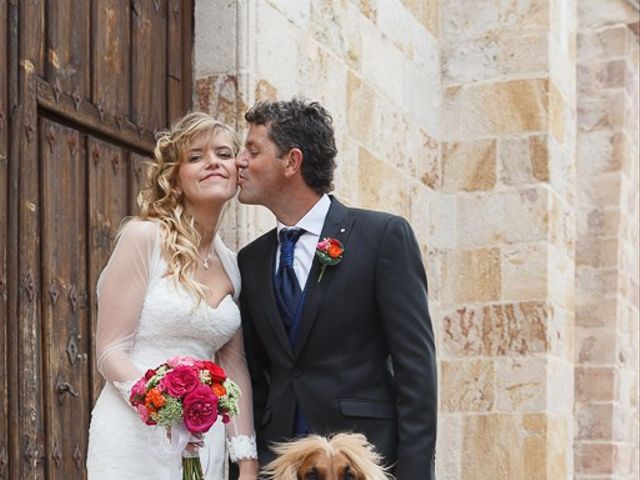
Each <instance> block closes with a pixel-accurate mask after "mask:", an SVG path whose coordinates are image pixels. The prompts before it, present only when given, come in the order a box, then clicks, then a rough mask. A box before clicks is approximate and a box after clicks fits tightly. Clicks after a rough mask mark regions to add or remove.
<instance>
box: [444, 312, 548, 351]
mask: <svg viewBox="0 0 640 480" xmlns="http://www.w3.org/2000/svg"><path fill="white" fill-rule="evenodd" d="M552 318H553V309H552V308H551V307H550V306H549V305H547V304H545V303H542V302H522V303H514V304H493V305H486V306H484V307H460V308H458V309H456V310H450V311H446V312H444V320H443V321H442V323H441V328H442V331H441V333H440V336H441V338H442V342H443V355H445V356H446V357H448V358H451V357H454V358H459V357H469V356H480V355H484V356H492V357H499V356H521V355H530V354H535V353H546V352H548V351H549V338H548V330H549V325H550V322H551V321H552Z"/></svg>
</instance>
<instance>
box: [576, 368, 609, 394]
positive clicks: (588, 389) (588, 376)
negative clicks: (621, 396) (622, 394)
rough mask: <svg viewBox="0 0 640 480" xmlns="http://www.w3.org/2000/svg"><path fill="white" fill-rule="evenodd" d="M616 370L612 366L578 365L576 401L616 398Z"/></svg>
mask: <svg viewBox="0 0 640 480" xmlns="http://www.w3.org/2000/svg"><path fill="white" fill-rule="evenodd" d="M616 377H617V375H616V370H615V369H613V368H611V367H576V380H575V381H576V383H575V388H576V401H578V402H610V401H612V400H615V398H614V395H615V387H616V385H615V384H616Z"/></svg>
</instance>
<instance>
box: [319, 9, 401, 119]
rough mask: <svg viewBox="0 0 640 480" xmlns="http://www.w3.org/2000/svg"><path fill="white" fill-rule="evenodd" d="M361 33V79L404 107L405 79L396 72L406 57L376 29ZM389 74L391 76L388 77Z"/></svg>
mask: <svg viewBox="0 0 640 480" xmlns="http://www.w3.org/2000/svg"><path fill="white" fill-rule="evenodd" d="M318 3H322V2H318ZM361 33H362V56H361V58H360V70H361V73H362V78H363V79H365V80H366V81H367V82H369V83H370V84H371V85H373V86H374V88H375V89H376V90H378V91H379V92H381V93H383V94H384V95H386V96H387V98H388V99H389V100H390V101H391V102H392V103H393V104H394V105H395V106H396V107H401V106H403V105H405V104H404V103H403V101H404V98H405V96H404V95H405V92H404V88H405V84H404V82H405V78H404V76H403V75H401V74H398V72H404V71H405V68H406V67H407V66H406V65H405V64H406V63H407V62H406V57H405V56H404V55H403V54H402V52H401V51H400V50H399V49H398V48H397V47H396V46H395V45H394V44H393V43H392V42H391V41H390V40H389V39H388V38H386V37H385V36H384V35H382V33H381V32H380V31H379V30H378V29H374V28H366V29H364V30H363V31H362V32H361ZM390 72H393V74H391V75H390ZM407 107H409V105H407Z"/></svg>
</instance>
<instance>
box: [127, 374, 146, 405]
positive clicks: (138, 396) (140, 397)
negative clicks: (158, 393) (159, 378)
mask: <svg viewBox="0 0 640 480" xmlns="http://www.w3.org/2000/svg"><path fill="white" fill-rule="evenodd" d="M146 387H147V381H146V380H145V379H144V378H141V379H140V380H138V381H137V382H136V383H134V384H133V387H131V395H130V396H129V402H131V405H133V406H134V407H135V406H137V405H141V404H144V396H145V394H146V393H147V388H146Z"/></svg>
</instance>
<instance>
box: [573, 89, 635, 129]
mask: <svg viewBox="0 0 640 480" xmlns="http://www.w3.org/2000/svg"><path fill="white" fill-rule="evenodd" d="M577 102H578V115H577V119H578V129H579V131H580V132H591V131H594V130H608V131H616V130H620V129H621V128H622V127H623V124H624V102H625V98H624V93H623V92H621V91H619V90H607V91H603V92H600V93H599V94H595V95H589V96H587V95H579V96H578V99H577ZM581 138H582V136H580V137H579V141H580V139H581Z"/></svg>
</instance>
